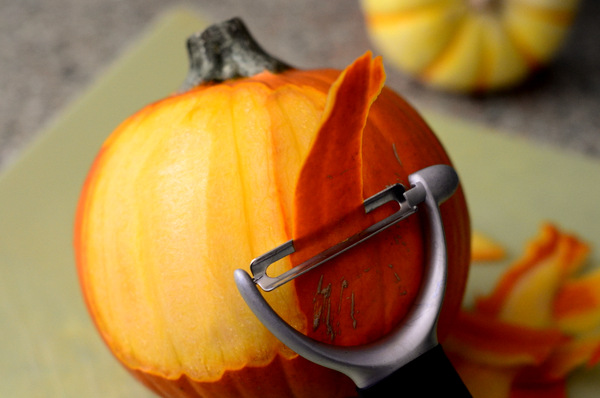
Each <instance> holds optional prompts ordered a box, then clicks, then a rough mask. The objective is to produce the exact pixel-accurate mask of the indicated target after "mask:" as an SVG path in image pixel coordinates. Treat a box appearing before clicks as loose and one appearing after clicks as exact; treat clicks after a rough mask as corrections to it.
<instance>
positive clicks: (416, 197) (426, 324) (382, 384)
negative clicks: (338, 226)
mask: <svg viewBox="0 0 600 398" xmlns="http://www.w3.org/2000/svg"><path fill="white" fill-rule="evenodd" d="M409 183H410V184H411V187H410V189H408V190H407V189H406V188H405V187H404V186H403V185H401V184H396V185H392V186H390V187H388V188H386V189H384V190H383V191H381V192H379V193H377V194H375V195H374V196H372V197H370V198H368V199H367V200H365V201H364V203H363V204H364V208H365V211H366V212H367V213H368V212H370V211H372V210H374V209H376V208H378V207H380V206H382V205H384V204H386V203H389V202H392V201H395V202H397V203H398V205H399V209H398V210H397V211H396V212H395V213H393V214H391V215H389V216H387V217H386V218H384V219H383V220H381V221H378V222H376V223H375V224H373V225H371V226H370V227H368V228H367V229H365V230H363V231H362V232H359V233H358V234H356V235H353V236H351V237H349V238H348V239H345V240H344V241H342V242H340V243H338V244H336V245H334V246H332V247H330V248H328V249H326V250H324V251H323V252H321V253H320V254H318V255H316V256H315V257H313V258H311V259H309V260H307V261H305V262H303V263H301V264H299V265H296V266H295V267H293V268H292V269H290V270H289V271H287V272H285V273H283V274H281V275H279V276H274V277H273V276H269V275H267V269H268V267H269V265H271V264H272V263H274V262H276V261H278V260H280V259H282V258H284V257H286V256H288V255H290V254H291V253H293V252H294V250H295V249H294V242H293V240H290V241H288V242H286V243H284V244H282V245H281V246H278V247H276V248H274V249H273V250H271V251H269V252H267V253H265V254H263V255H262V256H260V257H257V258H255V259H254V260H252V262H251V264H250V271H251V273H252V276H250V274H249V273H247V272H246V271H244V270H242V269H237V270H235V271H234V278H235V282H236V285H237V288H238V290H239V291H240V293H241V295H242V297H243V298H244V300H245V302H246V304H247V305H248V306H249V307H250V309H251V310H252V311H253V312H254V314H255V315H256V316H257V317H258V319H259V320H260V321H261V322H262V323H263V324H264V325H265V327H267V329H269V331H271V333H273V334H274V335H275V336H276V337H277V338H278V339H279V340H281V342H282V343H284V344H285V345H286V346H288V347H289V348H290V349H291V350H293V351H295V352H296V353H297V354H299V355H301V356H303V357H305V358H306V359H308V360H310V361H312V362H315V363H317V364H319V365H322V366H325V367H328V368H331V369H334V370H337V371H339V372H342V373H344V374H346V375H347V376H348V377H350V379H352V381H354V383H355V384H356V387H357V392H358V394H359V396H360V397H365V398H368V397H392V396H407V397H414V396H419V397H421V396H422V397H430V396H437V395H444V396H452V397H470V396H471V395H470V393H469V391H468V389H467V388H466V387H465V385H464V383H463V382H462V380H461V378H460V376H459V375H458V373H457V372H456V370H455V369H454V367H453V366H452V364H451V363H450V361H449V360H448V358H447V357H446V354H445V353H444V351H443V349H442V347H441V345H440V344H439V343H438V340H437V321H438V317H439V313H440V310H441V307H442V302H443V299H444V292H445V287H446V275H447V253H446V241H445V237H444V228H443V224H442V219H441V215H440V210H439V205H440V204H441V203H442V202H444V201H445V200H446V199H448V198H449V197H450V196H451V195H452V194H453V193H454V191H455V190H456V188H457V187H458V176H457V174H456V172H455V171H454V169H453V168H452V167H450V166H447V165H434V166H430V167H427V168H424V169H421V170H419V171H417V172H415V173H413V174H411V175H410V176H409ZM417 210H419V211H423V212H424V214H425V219H426V233H427V236H428V237H429V243H428V248H427V253H426V255H427V260H426V261H427V263H426V267H425V270H424V276H423V282H422V285H421V288H420V290H419V292H418V294H417V296H416V298H415V302H414V304H413V305H412V307H411V309H410V310H409V312H408V314H407V315H406V317H405V318H404V319H403V320H402V321H401V322H400V323H399V324H398V325H396V327H395V328H394V329H393V330H392V331H391V332H390V333H388V334H387V335H386V336H384V337H382V338H381V339H379V340H377V341H374V342H371V343H368V344H364V345H360V346H351V347H342V346H334V345H331V344H327V343H322V342H320V341H316V340H314V339H312V338H309V337H307V336H305V335H304V334H302V333H300V332H298V331H297V330H296V329H294V328H293V327H291V326H290V325H289V324H287V323H286V322H285V321H284V320H283V319H281V317H279V315H278V314H277V313H276V312H275V311H274V310H273V309H272V308H271V307H270V305H269V304H268V303H267V302H266V301H265V299H264V298H263V296H262V293H261V292H260V290H259V289H258V287H260V288H261V289H263V290H264V291H271V290H273V289H275V288H277V287H278V286H281V285H282V284H284V283H287V282H289V281H290V280H292V279H294V278H296V277H298V276H300V275H302V274H303V273H305V272H308V271H310V270H311V269H313V268H315V267H318V266H321V265H323V264H324V263H326V262H327V261H329V260H331V259H332V258H334V257H336V256H338V255H339V254H341V253H343V252H345V251H347V250H351V249H352V248H354V247H356V246H357V245H359V244H360V243H362V242H364V241H365V240H367V239H369V238H371V237H373V236H375V235H376V234H377V233H379V232H381V231H383V230H385V229H386V228H388V227H390V226H392V225H394V224H396V223H397V222H399V221H401V220H403V219H405V218H406V217H409V216H410V215H411V214H413V213H415V212H416V211H417Z"/></svg>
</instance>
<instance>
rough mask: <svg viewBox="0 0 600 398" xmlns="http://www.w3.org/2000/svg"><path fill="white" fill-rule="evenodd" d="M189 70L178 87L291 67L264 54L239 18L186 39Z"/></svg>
mask: <svg viewBox="0 0 600 398" xmlns="http://www.w3.org/2000/svg"><path fill="white" fill-rule="evenodd" d="M187 48H188V54H189V58H190V70H189V72H188V75H187V77H186V78H185V81H184V83H183V86H182V88H181V90H182V91H187V90H189V89H191V88H193V87H196V86H197V85H199V84H201V83H205V82H222V81H224V80H230V79H235V78H240V77H251V76H254V75H256V74H258V73H260V72H262V71H264V70H268V71H270V72H273V73H279V72H282V71H284V70H286V69H290V68H291V67H290V66H289V65H287V64H285V63H284V62H282V61H280V60H278V59H276V58H274V57H272V56H271V55H269V54H267V53H266V52H265V51H264V50H263V49H262V48H261V47H260V46H259V45H258V43H257V42H256V41H255V40H254V38H253V37H252V36H251V35H250V32H249V31H248V29H247V28H246V26H245V25H244V23H243V22H242V20H241V19H239V18H233V19H230V20H227V21H224V22H221V23H218V24H214V25H211V26H209V27H208V28H207V29H206V30H205V31H204V32H201V33H200V32H198V33H196V34H194V35H192V36H190V37H189V38H188V40H187Z"/></svg>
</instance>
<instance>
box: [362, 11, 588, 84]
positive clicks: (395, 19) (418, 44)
mask: <svg viewBox="0 0 600 398" xmlns="http://www.w3.org/2000/svg"><path fill="white" fill-rule="evenodd" d="M578 4H579V0H362V8H363V10H364V14H365V18H366V21H367V28H368V31H369V34H370V37H371V39H372V40H373V42H374V44H375V45H376V46H377V47H378V48H379V49H380V50H381V51H382V53H383V54H384V55H385V56H386V59H387V60H389V61H390V62H391V63H392V64H393V65H394V66H396V67H398V68H399V69H400V70H402V71H404V72H406V73H407V74H409V75H411V76H414V77H416V78H417V79H418V80H420V81H422V82H424V83H426V84H427V85H430V86H433V87H436V88H440V89H444V90H449V91H459V92H465V91H467V92H471V91H491V90H497V89H502V88H507V87H511V86H514V85H515V84H517V83H519V82H521V81H523V79H524V78H526V77H527V76H528V75H529V74H530V73H531V72H532V71H535V70H537V69H538V68H539V67H541V66H543V65H545V64H547V63H548V62H549V61H550V60H551V59H552V57H553V56H554V54H555V53H556V51H557V49H558V48H559V46H560V44H561V43H562V42H563V39H564V37H565V36H566V34H567V33H568V31H569V27H570V26H571V24H572V21H573V17H574V15H575V11H576V9H577V6H578Z"/></svg>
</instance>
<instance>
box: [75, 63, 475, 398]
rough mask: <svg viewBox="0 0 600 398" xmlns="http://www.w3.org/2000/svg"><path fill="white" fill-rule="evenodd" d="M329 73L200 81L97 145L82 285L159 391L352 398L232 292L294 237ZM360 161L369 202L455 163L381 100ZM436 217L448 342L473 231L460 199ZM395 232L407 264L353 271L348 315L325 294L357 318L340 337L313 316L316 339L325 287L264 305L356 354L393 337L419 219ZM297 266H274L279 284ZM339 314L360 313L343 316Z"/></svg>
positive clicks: (393, 103) (315, 282)
mask: <svg viewBox="0 0 600 398" xmlns="http://www.w3.org/2000/svg"><path fill="white" fill-rule="evenodd" d="M363 58H364V57H363ZM363 61H364V59H363ZM365 62H366V61H365ZM338 76H339V71H335V70H313V71H300V70H295V69H290V70H287V71H285V72H282V73H279V74H273V73H270V72H262V73H260V74H258V75H256V76H253V77H251V78H243V79H236V80H231V81H225V82H223V83H220V84H214V83H207V84H202V85H200V86H198V87H196V88H194V89H192V90H190V91H188V92H186V93H183V94H178V95H174V96H172V97H169V98H166V99H164V100H162V101H159V102H157V103H154V104H152V105H149V106H148V107H146V108H144V109H142V110H141V111H139V112H138V113H137V114H135V115H133V116H132V117H130V118H129V119H127V120H126V121H124V122H123V124H122V125H121V126H120V127H118V128H117V130H116V131H115V132H114V133H113V134H112V135H111V136H110V137H109V138H108V140H107V141H106V142H105V144H104V145H103V147H102V149H101V151H100V153H99V155H98V157H97V159H96V160H95V162H94V164H93V167H92V169H91V171H90V173H89V175H88V178H87V180H86V183H85V186H84V189H83V192H82V195H81V199H80V202H79V207H78V211H77V217H76V229H75V249H76V258H77V266H78V272H79V277H80V282H81V285H82V289H83V292H84V295H85V298H86V302H87V305H88V308H89V311H90V313H91V315H92V317H93V319H94V321H95V323H96V325H97V328H98V329H99V331H100V333H101V335H102V337H103V339H104V340H105V342H106V344H107V345H108V346H109V347H110V349H111V351H112V352H113V353H114V354H115V356H116V357H117V358H118V359H119V360H120V361H121V362H122V363H123V364H124V365H125V366H126V367H127V368H128V369H129V370H130V371H131V372H132V373H133V374H134V375H135V376H136V377H137V378H138V379H140V380H141V381H142V382H143V383H144V384H146V385H147V386H149V387H150V388H152V389H153V390H154V391H156V392H158V393H159V394H161V395H163V396H165V397H200V396H201V397H228V396H231V397H237V396H244V397H271V396H272V397H284V396H296V397H320V396H322V397H338V396H339V397H342V396H348V395H351V394H352V393H353V390H354V387H353V384H352V382H351V381H350V380H349V379H347V378H346V377H345V376H343V375H339V374H337V373H336V372H333V371H331V370H328V369H324V368H321V367H319V366H317V365H314V364H312V363H310V362H308V361H306V360H304V359H303V358H300V357H298V356H296V355H295V354H294V353H293V352H290V351H289V349H287V348H286V347H285V346H283V345H282V344H281V343H280V342H279V341H277V340H276V339H275V338H274V337H273V336H272V335H271V334H270V333H269V332H268V331H267V330H266V329H265V328H264V327H263V326H262V325H261V324H260V322H259V321H258V320H257V319H256V318H255V317H254V315H253V314H252V313H251V311H250V310H249V309H248V308H247V307H246V306H245V304H244V302H243V300H242V298H241V296H240V295H239V294H238V292H237V290H236V287H235V284H234V282H233V270H234V269H236V268H247V267H248V264H249V262H250V260H251V259H252V258H254V257H256V256H258V255H260V254H262V253H264V252H266V251H268V250H270V249H272V248H273V247H275V246H277V245H279V244H281V243H283V242H285V241H287V240H288V239H290V238H292V236H291V231H292V230H293V225H294V222H295V221H294V220H293V214H294V205H295V204H294V198H295V196H294V194H295V192H294V187H295V185H296V181H297V180H298V176H299V174H300V172H301V170H302V168H303V167H304V166H305V165H304V163H305V161H306V158H307V156H308V154H309V153H310V152H311V151H314V150H315V148H313V143H314V141H315V136H316V134H317V132H318V131H319V126H320V124H321V123H322V119H321V118H322V115H323V112H324V110H325V109H327V104H328V103H329V102H328V101H330V100H331V98H330V97H328V92H329V89H330V87H331V85H332V83H334V81H335V80H336V79H337V78H338ZM361 155H362V164H363V170H362V174H363V180H364V181H363V183H364V196H365V197H367V196H370V195H372V194H374V193H375V192H377V191H379V190H381V189H383V188H384V187H385V186H386V185H387V184H390V183H395V182H398V181H400V182H404V183H406V182H407V176H408V174H410V173H412V172H414V171H416V170H418V169H421V168H423V167H426V166H429V165H432V164H437V163H447V164H448V163H449V159H448V157H447V155H446V153H445V151H444V149H443V148H442V146H441V145H440V144H439V142H438V141H437V139H436V138H435V136H434V135H433V133H432V132H431V130H430V129H429V127H428V126H427V125H426V124H425V122H424V121H423V120H422V119H421V118H420V117H419V115H418V114H417V113H416V112H415V111H414V110H413V109H412V108H411V107H410V106H409V105H408V104H407V103H406V102H405V101H403V100H402V99H401V98H400V97H399V96H397V95H396V94H395V93H393V92H392V91H391V90H389V89H387V88H384V89H383V90H382V92H381V93H380V94H379V96H378V97H377V99H376V100H375V102H374V103H373V104H372V106H371V108H370V110H369V111H368V119H367V123H366V125H365V127H364V131H363V132H362V154H361ZM296 194H297V193H296ZM314 200H319V198H314ZM335 205H336V204H335V203H322V206H335ZM442 213H443V217H444V220H445V222H446V231H447V236H448V248H449V256H450V259H451V261H450V264H449V283H448V294H447V300H446V302H445V307H444V311H443V314H442V319H441V321H440V336H441V337H443V336H444V335H445V333H446V330H447V328H448V326H449V324H450V322H451V320H452V318H453V316H454V315H455V313H456V311H457V310H458V308H459V306H460V302H461V299H462V294H463V291H464V287H465V283H466V273H467V268H468V261H469V220H468V214H467V209H466V204H465V200H464V197H463V194H462V191H460V190H459V191H458V192H457V193H456V194H455V195H454V196H453V197H452V198H451V199H450V200H448V202H446V203H445V204H444V205H443V208H442ZM401 228H402V229H401V230H396V231H392V232H393V234H392V233H391V234H388V236H387V238H385V239H387V241H389V242H390V243H389V244H390V245H394V246H395V247H396V248H399V249H394V250H396V251H395V252H394V253H397V252H398V253H399V252H402V253H403V255H404V257H403V258H402V259H401V260H398V261H396V260H390V259H389V258H386V256H385V252H383V253H384V254H382V255H380V256H379V257H380V259H379V260H378V262H377V263H374V264H369V267H370V268H369V270H371V271H372V272H366V270H364V267H363V264H354V265H353V267H361V275H358V277H357V278H358V279H360V280H361V283H363V282H364V285H362V286H356V287H355V289H356V292H357V297H368V302H367V301H366V299H360V300H359V299H357V300H359V301H357V302H356V303H354V302H352V304H350V298H349V297H350V290H346V291H344V290H343V289H342V291H341V292H339V291H336V292H335V293H331V295H330V297H331V298H335V299H336V300H337V301H333V300H331V301H329V302H328V304H329V305H330V307H331V308H333V309H334V310H333V311H332V312H330V313H329V314H330V316H333V317H334V316H335V315H331V314H334V313H335V309H336V308H340V313H341V312H343V313H345V314H346V315H347V317H346V318H348V317H350V315H351V316H352V317H354V320H355V321H356V322H354V325H353V326H351V327H347V326H344V325H345V324H344V323H337V324H334V328H336V333H335V336H336V337H335V339H332V334H331V333H329V332H328V327H327V326H328V325H327V321H330V320H332V319H333V318H331V317H330V318H325V314H324V313H323V314H322V315H321V313H319V316H323V318H321V319H322V321H321V323H320V324H319V327H314V320H315V314H316V312H315V305H314V302H315V301H314V300H313V299H314V298H315V296H316V295H321V296H322V297H325V295H323V294H321V293H322V291H321V290H317V288H318V287H319V286H320V285H319V284H320V281H319V274H316V273H315V274H313V275H310V276H309V277H306V278H298V279H297V280H295V281H294V282H293V283H289V284H287V285H284V286H282V287H281V288H279V289H277V290H276V291H274V292H271V293H269V294H267V295H266V297H267V300H268V301H269V303H270V304H271V305H272V306H273V308H275V309H276V311H278V312H279V313H280V314H281V316H282V317H283V318H284V319H285V320H286V321H287V322H289V323H290V324H291V325H293V326H294V327H296V328H297V329H299V330H301V331H302V332H303V333H306V334H308V335H311V336H312V337H315V338H318V339H321V340H324V341H332V342H333V343H334V344H346V345H353V344H360V343H363V342H365V341H369V340H371V339H373V338H377V337H379V336H381V335H383V334H385V333H387V331H388V330H389V328H390V327H391V326H393V325H394V324H396V323H397V322H398V321H399V320H400V319H401V317H402V316H403V315H404V314H405V313H406V311H407V310H408V308H410V304H411V302H412V298H414V296H415V294H416V291H417V289H418V286H419V283H420V278H421V273H422V266H423V261H424V260H423V257H424V255H423V253H424V251H425V248H426V245H427V242H426V240H425V238H424V236H423V231H422V229H421V226H420V220H419V218H418V216H415V217H413V218H412V219H409V220H406V222H405V224H404V225H403V226H402V227H401ZM382 239H384V238H382ZM387 241H381V242H384V243H382V244H385V242H387ZM398 250H400V251H398ZM345 261H350V262H351V260H345ZM392 263H393V264H392ZM392 265H393V266H392ZM290 266H291V265H290V263H289V261H282V262H281V263H280V264H278V265H277V267H278V268H277V269H276V270H275V272H281V271H283V270H285V269H287V268H289V267H290ZM363 270H364V271H365V272H364V275H363V274H362V271H363ZM309 274H310V273H309ZM309 274H307V275H309ZM384 281H387V282H384ZM390 281H393V282H390ZM398 281H401V283H400V284H399V283H398ZM323 287H325V286H323ZM353 288H354V286H353ZM361 291H362V292H365V294H363V295H362V296H361V295H360V294H359V293H360V292H361ZM399 292H400V293H399ZM338 295H339V296H338ZM342 305H343V306H344V307H343V308H350V307H347V306H350V305H352V308H354V305H356V308H357V309H360V311H357V312H356V313H352V314H350V313H349V312H347V311H346V310H344V311H341V308H342ZM363 315H364V317H363ZM371 318H373V319H375V320H378V321H376V322H371V321H369V319H371ZM340 319H341V315H340ZM346 322H347V321H346Z"/></svg>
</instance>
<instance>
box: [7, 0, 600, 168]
mask: <svg viewBox="0 0 600 398" xmlns="http://www.w3.org/2000/svg"><path fill="white" fill-rule="evenodd" d="M175 4H182V3H180V2H165V1H163V0H48V1H35V0H20V1H15V0H0V89H1V92H2V95H1V96H0V170H2V169H4V168H6V167H7V166H8V165H9V164H10V163H11V162H12V161H13V160H14V159H15V158H16V157H17V156H18V154H19V153H20V151H22V149H23V148H24V147H25V146H26V145H27V144H28V143H30V142H31V141H32V140H34V139H35V138H36V134H37V133H38V132H39V131H40V130H41V129H42V128H43V127H44V125H45V124H46V123H48V122H49V120H51V119H52V116H53V115H54V114H56V113H57V112H59V111H60V110H61V109H62V108H63V107H64V106H65V105H66V104H67V103H68V102H69V101H71V100H73V99H75V98H76V96H77V95H78V94H79V93H80V92H81V91H82V89H85V88H86V87H88V86H89V85H91V84H92V83H93V82H94V79H95V77H97V76H98V75H99V74H100V73H102V71H103V70H104V68H105V67H106V66H107V64H109V63H110V61H111V60H112V59H114V58H115V57H117V56H118V55H119V54H120V53H121V52H122V51H124V50H126V48H127V45H128V43H129V42H130V40H131V39H132V38H135V37H137V36H138V35H140V34H141V33H142V32H143V30H144V28H145V27H146V26H147V25H148V23H149V22H150V21H152V20H153V19H154V18H155V17H156V16H157V15H158V14H160V12H161V11H163V10H165V9H166V8H170V7H172V6H174V5H175ZM183 4H190V5H192V6H193V7H195V8H197V9H198V10H199V11H200V12H201V13H203V14H204V15H205V16H206V17H207V19H208V20H209V21H220V20H223V19H227V18H230V17H232V16H240V17H242V18H243V19H244V20H245V21H246V23H247V25H248V26H249V28H250V30H251V31H252V33H253V35H254V36H255V37H256V38H257V39H258V41H259V42H260V43H262V45H263V47H265V48H266V49H267V50H268V51H269V52H271V53H272V54H274V55H276V56H278V57H279V58H281V59H284V60H286V61H288V62H289V63H290V64H292V65H295V66H298V67H302V68H314V67H338V68H342V67H344V66H345V65H347V64H348V63H350V62H351V61H352V60H353V59H354V58H356V57H357V56H358V55H361V54H362V53H363V52H364V51H365V50H366V49H368V48H369V47H370V43H369V40H368V38H367V35H366V32H365V29H364V25H363V19H362V15H361V13H360V9H359V4H358V0H356V1H354V0H352V1H351V0H327V1H322V0H303V1H292V0H252V1H248V0H203V1H189V2H186V3H183ZM599 17H600V2H599V1H597V0H582V5H581V8H580V12H579V14H578V17H577V20H576V23H575V26H574V28H573V31H572V33H571V35H570V36H569V37H568V40H567V42H566V43H565V45H564V46H563V48H562V51H561V52H560V54H559V55H558V57H557V58H556V60H555V62H554V63H553V64H552V65H551V66H550V67H549V68H547V69H546V70H545V71H544V72H543V73H541V74H538V75H537V76H536V77H535V78H534V79H532V80H530V81H529V82H528V83H527V84H525V85H523V86H522V87H520V88H518V89H516V90H513V91H510V92H508V93H504V94H501V95H494V96H487V97H468V96H458V95H451V94H443V93H440V92H436V91H432V90H430V89H427V88H424V87H422V86H421V85H419V84H417V83H415V82H414V81H412V80H410V79H408V78H406V77H404V76H402V75H401V74H399V73H397V72H395V71H393V69H392V68H391V67H388V68H387V71H388V81H387V82H388V85H390V86H391V87H393V88H394V89H395V90H396V91H398V92H399V93H401V94H402V95H403V96H404V97H406V98H407V99H408V100H409V101H410V102H411V103H412V104H413V105H415V106H416V107H417V108H420V109H432V110H437V111H440V112H443V113H448V114H453V115H457V116H459V117H462V118H466V119H469V120H473V121H476V122H480V123H483V124H485V125H487V126H491V127H493V128H497V129H498V130H499V131H502V132H506V134H517V135H523V136H526V137H528V138H530V139H531V140H535V141H536V142H539V143H543V144H548V145H554V146H559V147H564V148H568V149H569V150H572V151H576V152H579V153H581V154H585V155H589V156H593V157H597V158H598V157H600V44H599V41H600V24H598V21H600V18H599Z"/></svg>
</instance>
